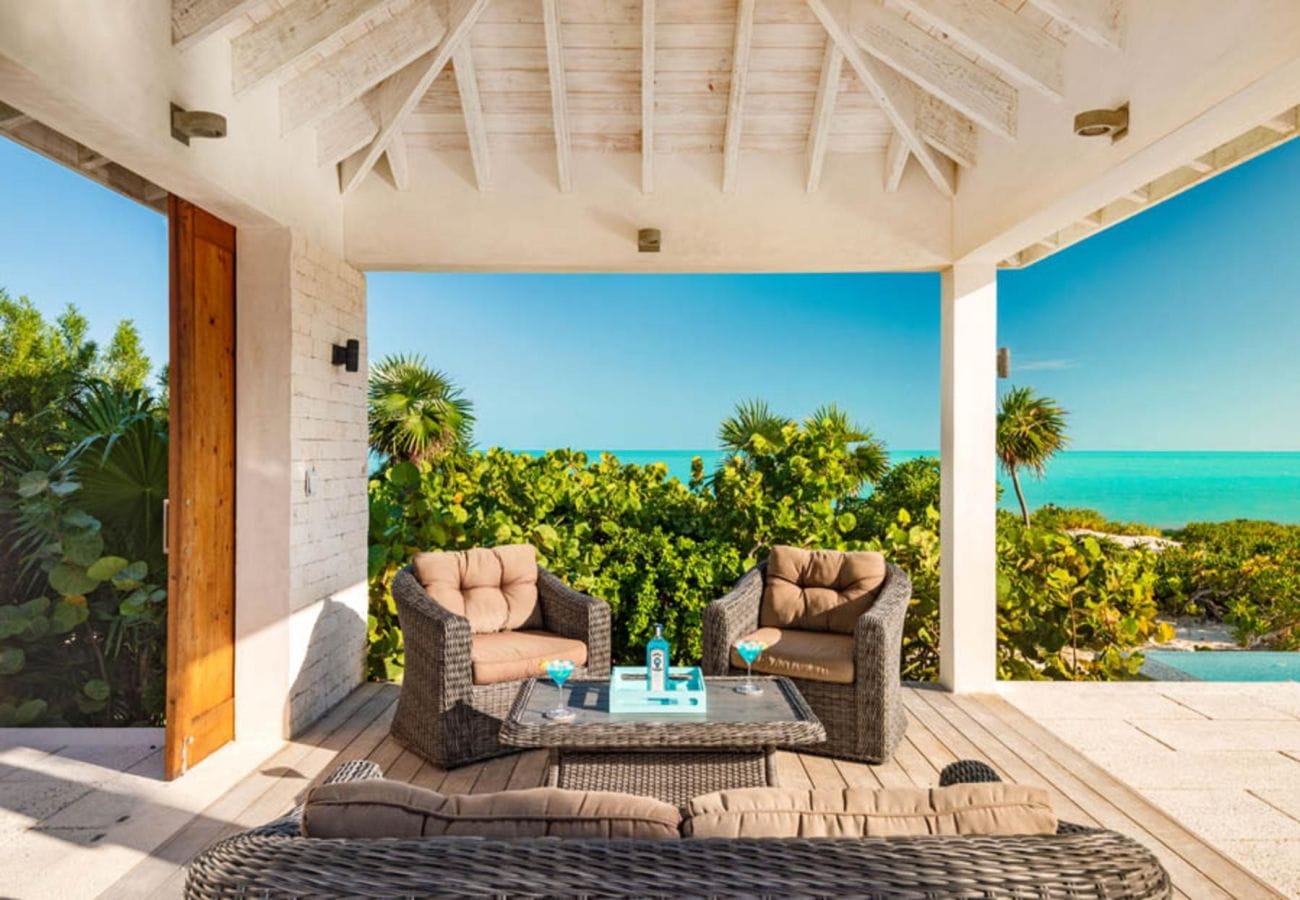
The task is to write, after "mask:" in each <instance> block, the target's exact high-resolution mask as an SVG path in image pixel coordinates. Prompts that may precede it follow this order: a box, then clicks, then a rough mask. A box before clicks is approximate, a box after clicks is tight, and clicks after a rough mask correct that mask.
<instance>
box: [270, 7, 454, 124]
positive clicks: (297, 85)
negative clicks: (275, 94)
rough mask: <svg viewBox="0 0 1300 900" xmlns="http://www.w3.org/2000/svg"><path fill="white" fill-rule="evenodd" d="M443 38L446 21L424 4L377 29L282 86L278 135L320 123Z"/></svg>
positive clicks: (412, 8) (436, 44)
mask: <svg viewBox="0 0 1300 900" xmlns="http://www.w3.org/2000/svg"><path fill="white" fill-rule="evenodd" d="M446 34H447V26H446V23H445V22H443V21H442V18H441V17H440V16H439V15H438V14H437V12H435V11H434V8H433V4H431V3H429V2H428V0H419V2H417V3H416V4H415V5H414V6H411V7H410V8H409V9H407V10H405V11H404V12H402V13H399V14H398V15H396V16H394V17H393V18H391V19H389V20H388V21H387V22H384V23H382V24H380V25H377V26H376V27H374V28H372V29H371V30H370V31H369V32H367V33H366V34H365V35H364V36H362V37H360V38H358V39H357V40H355V41H353V42H352V43H351V44H348V45H347V46H346V47H344V48H343V49H342V50H340V51H338V52H337V53H333V54H331V55H329V56H327V57H325V58H324V59H323V60H321V61H320V62H319V63H318V64H317V65H315V66H313V67H312V68H310V69H308V70H307V71H306V72H303V73H302V74H301V75H299V76H297V77H296V78H294V79H292V80H290V81H287V82H285V83H284V84H282V85H280V133H281V134H288V133H289V132H291V131H293V130H294V129H296V128H300V127H302V126H304V125H315V124H317V123H319V122H322V121H324V120H325V119H326V118H328V117H329V116H331V115H332V114H334V113H336V112H338V111H339V110H341V109H343V108H344V107H346V106H347V105H348V104H349V103H351V102H352V101H354V100H356V99H357V98H359V97H360V96H361V95H362V94H364V93H366V91H368V90H370V89H371V88H372V87H374V86H375V85H377V84H379V83H380V82H382V81H384V80H385V79H386V78H388V77H389V76H391V75H394V74H395V73H398V72H400V71H401V70H402V69H403V68H404V67H406V66H408V65H410V64H411V62H412V61H413V60H416V59H418V58H419V57H420V56H422V55H423V54H425V53H428V52H429V51H430V50H431V49H432V48H434V47H436V46H438V44H439V42H440V41H442V39H443V37H444V35H446ZM383 124H384V123H382V122H381V127H382V125H383Z"/></svg>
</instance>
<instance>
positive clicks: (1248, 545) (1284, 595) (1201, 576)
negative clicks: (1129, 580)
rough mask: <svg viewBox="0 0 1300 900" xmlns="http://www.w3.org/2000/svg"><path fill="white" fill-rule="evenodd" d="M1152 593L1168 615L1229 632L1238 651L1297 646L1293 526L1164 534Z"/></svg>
mask: <svg viewBox="0 0 1300 900" xmlns="http://www.w3.org/2000/svg"><path fill="white" fill-rule="evenodd" d="M1168 536H1169V537H1170V538H1172V539H1174V540H1176V541H1179V542H1180V543H1181V546H1180V547H1171V548H1170V549H1168V550H1166V551H1165V552H1164V553H1163V554H1161V557H1160V582H1159V584H1158V587H1157V594H1158V598H1159V601H1160V604H1161V608H1162V609H1163V610H1164V611H1166V612H1168V613H1171V614H1174V615H1194V616H1205V617H1208V618H1210V619H1213V620H1219V621H1224V622H1227V623H1228V624H1230V625H1231V626H1232V627H1233V630H1234V633H1235V636H1236V638H1237V640H1238V642H1239V643H1241V645H1242V646H1245V647H1270V648H1274V649H1278V650H1296V649H1300V525H1279V524H1277V523H1275V522H1258V521H1251V520H1248V519H1237V520H1234V521H1231V522H1218V523H1195V524H1191V525H1188V526H1187V527H1185V528H1181V529H1178V530H1176V531H1171V532H1169V535H1168Z"/></svg>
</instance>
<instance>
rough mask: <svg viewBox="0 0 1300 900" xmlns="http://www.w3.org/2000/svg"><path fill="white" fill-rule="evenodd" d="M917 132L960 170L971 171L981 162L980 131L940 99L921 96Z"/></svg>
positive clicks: (925, 95)
mask: <svg viewBox="0 0 1300 900" xmlns="http://www.w3.org/2000/svg"><path fill="white" fill-rule="evenodd" d="M920 98H921V99H920V102H919V103H918V105H917V115H916V128H917V131H918V132H919V133H920V135H921V136H922V137H923V138H924V139H925V142H926V143H927V144H929V145H930V146H931V147H933V148H934V149H936V150H938V151H939V152H940V153H942V154H943V155H944V156H947V157H948V158H949V159H951V160H953V161H954V162H956V163H957V164H958V165H960V166H966V167H967V168H970V167H971V166H973V165H975V161H976V159H978V158H979V129H978V128H976V127H975V123H974V122H972V121H971V120H970V119H968V118H966V117H965V116H963V115H962V114H961V113H959V112H957V110H955V109H953V108H952V107H951V106H949V105H948V104H946V103H944V102H943V101H942V100H940V99H939V98H938V97H932V96H930V95H929V94H927V93H925V92H923V91H922V92H920Z"/></svg>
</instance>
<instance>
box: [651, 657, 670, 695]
mask: <svg viewBox="0 0 1300 900" xmlns="http://www.w3.org/2000/svg"><path fill="white" fill-rule="evenodd" d="M666 667H667V655H666V654H665V653H664V652H663V651H662V650H651V651H650V678H649V682H650V690H652V691H662V690H664V688H665V687H666V686H667V680H666V679H665V678H664V674H665V672H664V670H665V668H666Z"/></svg>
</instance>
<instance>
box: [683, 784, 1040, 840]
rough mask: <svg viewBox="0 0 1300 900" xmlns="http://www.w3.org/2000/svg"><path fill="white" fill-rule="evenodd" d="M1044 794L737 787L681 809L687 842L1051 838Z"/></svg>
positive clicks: (956, 788)
mask: <svg viewBox="0 0 1300 900" xmlns="http://www.w3.org/2000/svg"><path fill="white" fill-rule="evenodd" d="M1055 833H1056V814H1055V813H1054V812H1053V811H1052V804H1051V800H1050V799H1049V798H1048V795H1047V791H1046V790H1044V789H1043V788H1039V787H1030V786H1028V785H1022V784H956V785H952V786H950V787H942V788H932V789H926V788H889V789H886V790H878V789H870V788H842V789H840V790H812V791H810V790H798V789H783V788H741V789H738V790H732V791H719V792H717V793H714V794H705V795H704V796H702V797H696V798H695V799H694V800H692V801H691V802H690V803H688V804H687V805H686V815H685V818H684V819H683V821H682V834H683V835H685V836H687V837H733V838H734V837H805V838H816V837H904V836H911V835H926V834H964V835H998V834H1003V835H1008V834H1055Z"/></svg>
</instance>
